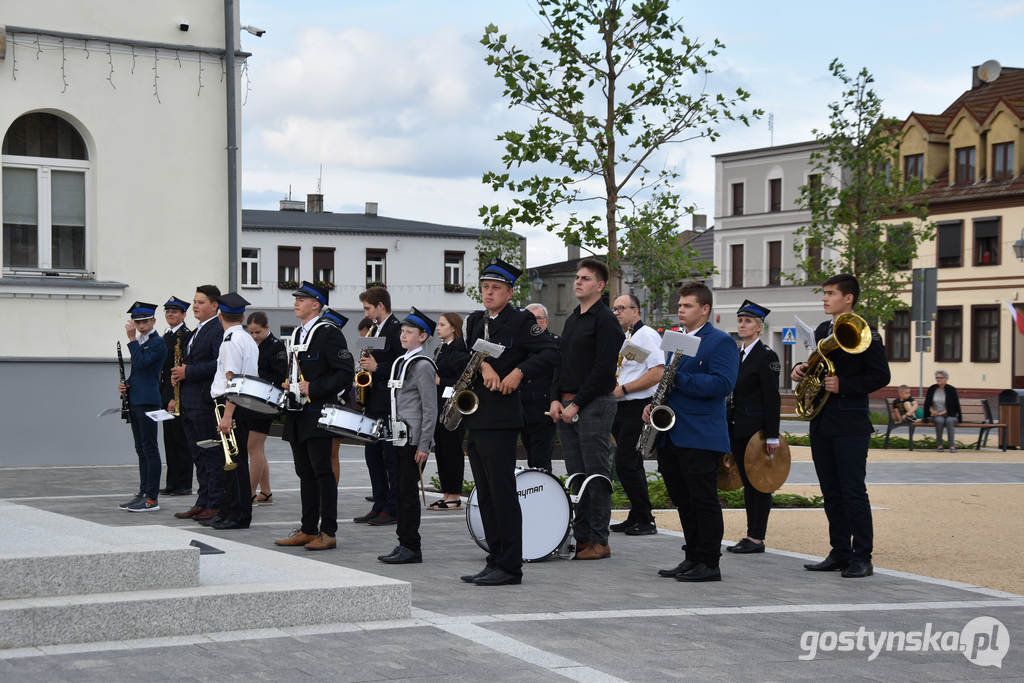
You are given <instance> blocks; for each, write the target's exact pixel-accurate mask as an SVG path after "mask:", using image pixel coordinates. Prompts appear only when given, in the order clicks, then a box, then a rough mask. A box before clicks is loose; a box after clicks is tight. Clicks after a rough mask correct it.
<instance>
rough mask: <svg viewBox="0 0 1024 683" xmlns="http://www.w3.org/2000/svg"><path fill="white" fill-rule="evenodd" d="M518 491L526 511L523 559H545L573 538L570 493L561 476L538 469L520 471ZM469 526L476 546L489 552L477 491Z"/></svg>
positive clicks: (472, 499)
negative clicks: (566, 540) (568, 539)
mask: <svg viewBox="0 0 1024 683" xmlns="http://www.w3.org/2000/svg"><path fill="white" fill-rule="evenodd" d="M516 490H518V491H519V507H520V509H521V510H522V511H523V560H525V561H526V562H532V561H534V560H540V559H543V558H545V557H547V556H548V555H550V554H551V553H553V552H555V551H556V550H558V546H560V545H562V541H564V540H565V539H566V537H567V536H568V535H569V510H570V507H569V494H568V493H566V491H565V489H563V488H562V483H561V482H560V481H558V478H557V477H555V476H554V475H552V474H550V473H549V472H547V471H545V470H538V469H524V468H517V469H516ZM466 526H467V527H469V535H470V536H472V537H473V540H474V541H476V544H477V545H478V546H480V548H481V549H482V550H489V549H488V547H487V540H486V539H485V538H484V524H483V521H482V520H481V518H480V504H479V502H477V494H476V489H475V488H474V489H473V491H472V492H471V493H470V494H469V502H468V503H467V504H466Z"/></svg>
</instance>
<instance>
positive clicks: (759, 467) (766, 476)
mask: <svg viewBox="0 0 1024 683" xmlns="http://www.w3.org/2000/svg"><path fill="white" fill-rule="evenodd" d="M764 444H765V439H764V430H760V431H758V432H757V434H754V435H753V436H752V437H750V441H748V442H747V449H746V452H745V453H744V455H743V468H744V470H745V471H746V473H747V480H748V481H749V482H750V485H751V486H753V487H754V488H755V489H757V490H758V491H761V492H762V493H775V492H776V491H778V490H779V489H780V488H782V485H783V484H785V483H786V478H787V477H788V476H789V465H790V454H789V444H788V443H786V439H785V438H784V437H782V436H780V437H779V447H778V448H776V449H775V452H774V453H772V454H771V455H768V451H766V450H765V447H764ZM719 476H721V475H719Z"/></svg>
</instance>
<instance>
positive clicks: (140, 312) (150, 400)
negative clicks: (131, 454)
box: [120, 301, 167, 512]
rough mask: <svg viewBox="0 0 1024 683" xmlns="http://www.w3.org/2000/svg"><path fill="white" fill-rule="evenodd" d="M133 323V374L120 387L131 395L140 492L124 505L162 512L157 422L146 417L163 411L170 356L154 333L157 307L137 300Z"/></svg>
mask: <svg viewBox="0 0 1024 683" xmlns="http://www.w3.org/2000/svg"><path fill="white" fill-rule="evenodd" d="M128 313H129V315H131V317H132V321H131V322H130V323H128V324H126V325H125V326H124V330H125V332H126V333H127V335H128V353H129V354H131V358H132V371H131V374H130V375H129V376H128V379H127V380H126V381H125V382H124V383H123V384H121V386H120V389H121V393H122V394H125V393H127V395H128V408H129V410H130V414H131V425H132V436H133V437H134V438H135V452H136V453H137V454H138V456H139V492H138V493H137V494H136V495H135V497H134V498H133V499H132V500H130V501H128V502H127V503H123V504H121V506H120V507H121V509H122V510H127V511H128V512H149V511H153V510H159V509H160V505H159V503H157V496H158V495H159V493H160V469H161V466H160V449H159V448H158V447H157V445H156V432H157V429H156V422H155V421H153V420H151V419H150V418H149V417H147V416H146V413H147V412H149V411H152V410H159V409H160V404H161V401H160V370H161V368H163V365H164V357H165V356H166V355H167V346H166V345H165V344H164V340H163V338H162V337H161V336H160V335H159V334H156V333H154V332H153V326H154V325H156V304H147V303H144V302H141V301H136V302H135V303H133V304H132V306H131V308H129V309H128Z"/></svg>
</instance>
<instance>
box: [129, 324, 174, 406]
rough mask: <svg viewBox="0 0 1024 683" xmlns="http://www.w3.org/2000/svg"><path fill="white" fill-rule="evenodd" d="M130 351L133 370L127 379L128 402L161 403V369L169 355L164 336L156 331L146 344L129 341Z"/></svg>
mask: <svg viewBox="0 0 1024 683" xmlns="http://www.w3.org/2000/svg"><path fill="white" fill-rule="evenodd" d="M128 353H130V354H131V357H132V371H131V374H130V375H128V380H127V384H128V404H129V405H133V406H158V405H160V370H161V368H163V365H164V357H165V356H166V355H167V347H166V346H164V340H163V338H161V337H160V335H159V334H157V333H155V332H154V333H153V334H151V335H149V339H147V340H146V343H145V344H139V341H138V340H137V339H135V340H132V341H130V342H128Z"/></svg>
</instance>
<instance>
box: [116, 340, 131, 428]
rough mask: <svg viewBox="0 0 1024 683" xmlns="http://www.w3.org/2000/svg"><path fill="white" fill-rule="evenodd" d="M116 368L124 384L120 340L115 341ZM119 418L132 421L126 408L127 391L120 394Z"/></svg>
mask: <svg viewBox="0 0 1024 683" xmlns="http://www.w3.org/2000/svg"><path fill="white" fill-rule="evenodd" d="M117 369H118V371H119V372H120V373H121V384H124V356H122V355H121V342H117ZM121 419H122V420H124V421H125V422H131V421H132V414H131V411H130V410H128V391H127V389H126V390H125V392H124V393H123V394H121Z"/></svg>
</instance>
